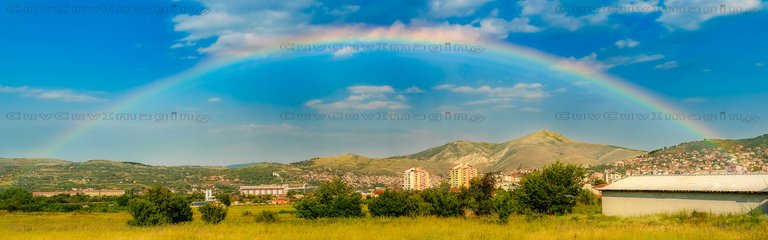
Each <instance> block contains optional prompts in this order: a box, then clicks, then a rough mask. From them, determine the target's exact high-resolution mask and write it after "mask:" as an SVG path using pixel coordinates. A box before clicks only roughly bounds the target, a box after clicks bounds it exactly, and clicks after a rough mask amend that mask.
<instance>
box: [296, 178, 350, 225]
mask: <svg viewBox="0 0 768 240" xmlns="http://www.w3.org/2000/svg"><path fill="white" fill-rule="evenodd" d="M361 203H362V197H361V195H360V194H359V193H355V192H353V191H352V189H351V188H350V187H349V186H348V185H347V184H346V183H345V182H344V181H342V180H341V179H338V178H336V179H334V180H331V181H327V182H322V183H320V188H318V189H317V191H315V192H314V194H312V195H310V196H307V197H305V198H303V199H301V200H300V201H298V202H296V203H294V208H296V212H297V216H298V217H300V218H306V219H315V218H333V217H360V216H363V209H362V206H361Z"/></svg>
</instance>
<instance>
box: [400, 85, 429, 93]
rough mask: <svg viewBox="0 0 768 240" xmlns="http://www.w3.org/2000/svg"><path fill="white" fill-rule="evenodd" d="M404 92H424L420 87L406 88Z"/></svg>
mask: <svg viewBox="0 0 768 240" xmlns="http://www.w3.org/2000/svg"><path fill="white" fill-rule="evenodd" d="M403 92H404V93H423V92H424V90H421V88H419V87H416V86H413V87H409V88H406V89H405V91H403Z"/></svg>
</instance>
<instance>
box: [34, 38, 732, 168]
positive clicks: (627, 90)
mask: <svg viewBox="0 0 768 240" xmlns="http://www.w3.org/2000/svg"><path fill="white" fill-rule="evenodd" d="M336 36H344V35H339V34H338V33H330V34H323V35H321V36H311V37H305V38H301V39H295V40H294V41H293V42H294V43H297V44H316V45H319V44H332V43H349V42H396V43H422V44H444V43H446V42H456V41H453V40H452V39H440V37H437V39H436V37H434V36H428V35H425V34H417V35H413V34H410V35H409V34H402V35H399V36H394V37H393V36H391V35H388V36H385V37H361V38H357V39H355V38H351V37H349V36H345V37H336ZM473 45H480V46H482V47H483V48H484V51H483V52H482V53H483V54H495V55H498V56H503V57H505V58H512V59H514V60H516V61H524V62H525V63H534V64H538V65H541V66H545V67H549V68H551V69H553V70H555V71H559V72H562V73H566V74H569V75H570V76H573V77H574V78H573V79H574V81H587V82H589V83H592V84H594V85H597V86H600V87H602V88H604V89H606V90H608V91H611V92H613V93H614V94H617V95H620V96H623V97H624V98H626V99H628V100H630V101H632V102H635V103H637V104H639V105H640V106H642V107H644V108H647V109H649V110H651V111H654V112H663V113H683V112H684V111H681V110H679V109H677V108H675V107H674V106H673V105H672V104H669V103H667V102H665V101H664V100H662V98H660V97H657V96H654V95H653V94H652V93H651V92H649V91H647V90H644V89H642V88H640V87H637V86H635V85H633V84H631V83H629V82H627V81H625V80H622V79H620V78H617V77H615V76H611V75H608V74H605V73H601V72H598V71H594V70H592V69H591V68H588V67H585V66H581V65H577V64H566V65H563V64H562V63H563V60H562V58H559V57H555V56H552V55H548V54H546V53H543V52H540V51H537V50H534V49H530V48H526V47H522V46H517V45H513V44H509V43H500V42H490V41H479V42H475V43H473ZM281 47H282V46H281V45H280V44H276V46H275V47H273V48H268V49H260V50H256V51H247V52H237V53H236V54H233V55H234V56H232V57H227V58H219V59H216V60H209V61H203V62H201V63H200V64H198V65H196V66H195V67H193V68H191V69H189V70H186V71H183V72H181V73H179V74H176V75H173V76H170V77H166V78H163V79H159V80H157V81H155V82H153V83H151V84H148V85H146V86H143V87H140V88H138V89H136V90H134V91H132V92H131V93H130V94H128V95H127V96H126V97H123V98H122V99H121V100H119V101H117V102H116V103H115V104H113V105H111V106H110V107H108V108H107V109H105V110H103V111H104V112H116V113H117V112H124V111H125V110H127V109H129V108H130V107H132V106H135V105H137V104H139V103H141V102H142V101H145V100H147V99H149V98H151V97H152V96H154V95H157V94H159V93H162V92H163V91H166V90H169V89H172V88H174V87H175V86H178V85H179V84H182V83H184V82H187V81H191V80H194V79H196V78H198V77H200V76H203V75H206V74H209V73H211V72H214V71H216V70H218V69H223V68H226V67H229V66H233V65H237V64H240V63H243V62H248V61H253V60H255V59H261V58H264V57H269V56H272V55H277V54H280V53H285V49H283V48H281ZM555 66H557V67H555ZM102 122H103V121H82V122H80V124H78V125H76V126H74V127H72V128H70V129H69V130H67V131H64V132H63V133H61V134H60V135H58V136H57V137H55V138H53V139H52V141H50V142H49V143H48V144H46V145H45V147H44V149H43V153H44V154H46V155H49V156H51V155H53V154H55V153H56V152H57V151H58V150H59V149H61V148H63V147H65V146H66V145H67V144H69V143H70V142H72V141H74V140H76V139H77V138H79V137H80V136H82V135H84V134H87V133H88V131H89V130H91V129H93V128H95V127H97V126H98V125H99V124H101V123H102ZM673 122H674V123H675V124H677V125H678V126H680V127H681V128H683V129H685V130H686V131H688V132H690V133H691V134H692V135H693V136H695V137H697V138H717V137H718V134H717V133H716V132H715V131H713V130H712V129H709V128H707V127H706V126H704V125H703V124H701V123H700V122H698V121H691V120H679V121H673Z"/></svg>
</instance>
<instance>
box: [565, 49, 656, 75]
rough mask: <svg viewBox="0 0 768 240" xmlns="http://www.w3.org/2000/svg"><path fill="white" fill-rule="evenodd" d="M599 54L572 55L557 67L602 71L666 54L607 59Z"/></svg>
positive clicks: (650, 59) (652, 59)
mask: <svg viewBox="0 0 768 240" xmlns="http://www.w3.org/2000/svg"><path fill="white" fill-rule="evenodd" d="M597 58H598V55H597V54H596V53H592V54H590V55H588V56H584V57H581V58H575V57H570V58H566V59H563V60H562V61H560V63H559V64H558V65H556V66H555V68H573V67H577V68H588V69H592V70H594V71H598V72H602V71H605V70H608V69H611V68H614V67H617V66H629V65H632V64H638V63H644V62H652V61H656V60H659V59H663V58H664V55H661V54H653V55H648V54H640V55H635V56H616V57H609V58H607V59H605V60H598V59H597Z"/></svg>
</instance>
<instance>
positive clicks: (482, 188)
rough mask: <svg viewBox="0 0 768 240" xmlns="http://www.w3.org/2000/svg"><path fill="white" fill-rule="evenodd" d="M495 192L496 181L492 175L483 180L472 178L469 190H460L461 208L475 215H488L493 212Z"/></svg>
mask: <svg viewBox="0 0 768 240" xmlns="http://www.w3.org/2000/svg"><path fill="white" fill-rule="evenodd" d="M495 192H496V180H495V179H494V178H493V173H488V174H485V175H484V176H483V178H474V179H472V180H471V181H470V185H469V188H462V189H461V196H462V197H461V199H462V205H463V206H462V208H464V209H466V210H470V211H471V212H473V213H474V214H477V215H489V214H491V213H492V212H493V210H494V206H493V205H494V203H493V194H494V193H495Z"/></svg>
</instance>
